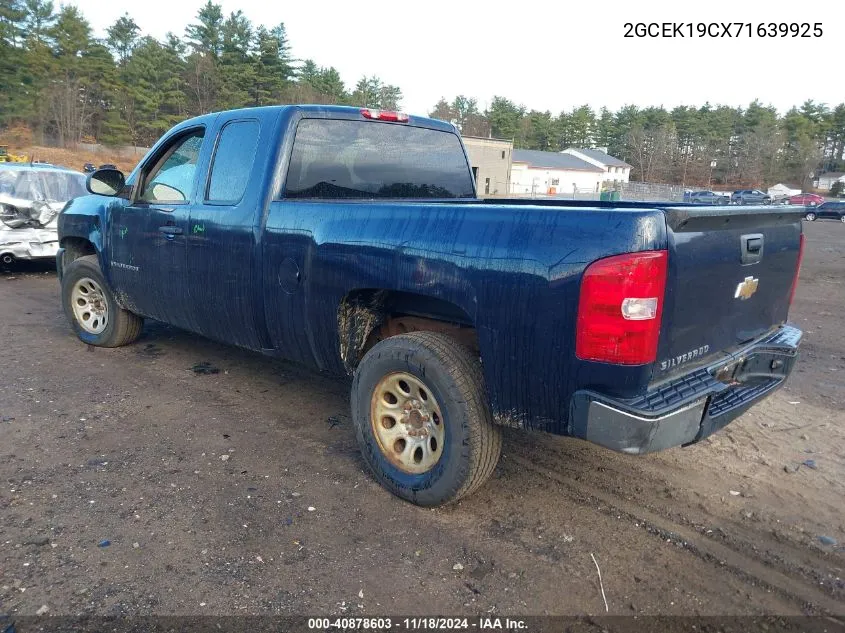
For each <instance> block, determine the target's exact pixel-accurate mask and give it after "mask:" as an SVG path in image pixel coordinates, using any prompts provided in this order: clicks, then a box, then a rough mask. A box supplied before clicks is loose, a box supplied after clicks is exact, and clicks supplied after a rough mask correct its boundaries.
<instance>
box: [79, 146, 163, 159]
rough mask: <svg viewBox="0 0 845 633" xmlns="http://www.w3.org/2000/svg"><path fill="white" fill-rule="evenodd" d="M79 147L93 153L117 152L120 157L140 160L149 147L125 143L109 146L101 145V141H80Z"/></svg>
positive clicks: (112, 153)
mask: <svg viewBox="0 0 845 633" xmlns="http://www.w3.org/2000/svg"><path fill="white" fill-rule="evenodd" d="M77 147H78V148H79V149H81V150H85V151H86V152H91V153H92V154H102V153H106V154H110V155H114V154H117V155H118V156H120V158H129V159H131V158H134V159H136V160H140V159H141V157H142V156H143V155H144V154H146V153H147V150H149V149H150V148H149V147H137V146H135V145H123V146H119V147H109V146H108V145H100V144H99V143H79V145H77Z"/></svg>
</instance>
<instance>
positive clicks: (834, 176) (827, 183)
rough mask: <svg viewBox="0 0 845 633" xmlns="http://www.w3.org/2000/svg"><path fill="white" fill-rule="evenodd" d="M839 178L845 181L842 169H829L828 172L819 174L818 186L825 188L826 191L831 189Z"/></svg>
mask: <svg viewBox="0 0 845 633" xmlns="http://www.w3.org/2000/svg"><path fill="white" fill-rule="evenodd" d="M837 180H838V181H839V182H842V183H845V173H842V172H841V171H829V172H827V173H826V174H822V175H821V176H819V178H818V180H817V181H816V188H817V189H823V190H824V191H830V188H831V187H833V183H835V182H836V181H837Z"/></svg>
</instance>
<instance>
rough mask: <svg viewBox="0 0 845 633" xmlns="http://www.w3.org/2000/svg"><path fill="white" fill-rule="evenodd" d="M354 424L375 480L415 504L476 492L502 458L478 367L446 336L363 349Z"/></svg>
mask: <svg viewBox="0 0 845 633" xmlns="http://www.w3.org/2000/svg"><path fill="white" fill-rule="evenodd" d="M352 419H353V422H354V424H355V433H356V436H357V438H358V444H359V446H360V448H361V453H362V455H363V457H364V461H366V462H367V465H368V466H369V467H370V470H372V472H373V474H374V475H375V478H376V479H377V480H378V482H379V483H380V484H381V485H382V486H384V487H385V488H387V489H388V490H389V491H390V492H392V493H393V494H395V495H396V496H398V497H401V498H402V499H405V500H407V501H410V502H411V503H415V504H417V505H420V506H437V505H442V504H445V503H451V502H454V501H457V500H458V499H460V498H461V497H463V496H465V495H468V494H470V493H472V492H474V491H475V490H476V489H478V488H479V487H480V486H481V485H482V484H483V483H484V482H485V481H487V479H488V478H489V477H490V475H492V474H493V470H494V468H495V467H496V463H497V462H498V460H499V455H500V454H501V449H502V439H501V433H500V430H499V428H498V427H496V426H494V425H493V422H492V416H491V414H490V408H489V406H488V403H487V399H486V394H485V391H484V384H483V378H482V374H481V366H480V363H479V362H478V359H477V358H476V357H474V356H473V355H472V354H471V353H470V351H469V350H468V349H466V348H464V347H462V346H461V345H460V344H458V342H457V341H455V340H454V339H452V338H450V337H448V336H446V335H444V334H437V333H434V332H411V333H408V334H402V335H399V336H393V337H391V338H388V339H385V340H383V341H381V342H379V343H378V344H376V345H375V346H374V347H373V348H372V349H371V350H370V351H368V352H367V354H366V355H365V356H364V358H363V359H362V360H361V362H360V364H359V365H358V367H357V368H356V370H355V377H354V380H353V383H352Z"/></svg>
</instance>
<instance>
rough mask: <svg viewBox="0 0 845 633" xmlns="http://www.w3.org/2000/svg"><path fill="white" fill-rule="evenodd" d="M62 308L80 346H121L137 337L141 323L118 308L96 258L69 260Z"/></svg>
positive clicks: (86, 257)
mask: <svg viewBox="0 0 845 633" xmlns="http://www.w3.org/2000/svg"><path fill="white" fill-rule="evenodd" d="M62 306H63V307H64V310H65V316H66V317H67V319H68V321H70V323H71V325H72V326H73V330H74V332H76V335H77V336H78V337H79V339H80V340H81V341H82V342H83V343H87V344H88V345H96V346H97V347H121V346H123V345H129V344H130V343H134V342H135V341H136V340H137V339H138V337H139V336H140V335H141V328H142V327H143V325H144V320H143V319H142V318H141V317H139V316H138V315H136V314H133V313H132V312H129V311H128V310H124V309H123V308H121V307H120V306H119V305H118V304H117V301H115V299H114V295H112V292H111V290H110V289H109V287H108V284H107V283H106V280H105V277H103V273H102V271H101V270H100V264H99V262H98V261H97V256H96V255H86V256H84V257H80V258H78V259H75V260H73V261H72V262H71V263H70V264H69V265H68V267H67V268H65V270H64V273H63V275H62Z"/></svg>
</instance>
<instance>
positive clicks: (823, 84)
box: [57, 0, 845, 114]
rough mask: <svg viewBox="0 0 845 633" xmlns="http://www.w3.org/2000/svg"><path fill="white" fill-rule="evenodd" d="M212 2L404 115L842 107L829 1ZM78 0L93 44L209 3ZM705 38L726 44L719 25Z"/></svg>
mask: <svg viewBox="0 0 845 633" xmlns="http://www.w3.org/2000/svg"><path fill="white" fill-rule="evenodd" d="M217 3H218V4H221V5H222V6H223V11H224V14H225V15H228V13H229V12H231V11H237V10H238V9H241V10H242V11H243V12H244V14H246V16H247V17H248V18H249V19H250V20H251V21H252V22H253V24H265V25H267V26H268V27H271V26H274V25H276V24H278V23H279V22H284V24H285V27H286V29H287V33H288V38H289V41H290V44H291V49H292V50H291V52H292V54H293V55H294V57H295V58H297V59H309V58H311V59H313V60H314V61H315V62H317V64H318V65H321V66H335V67H336V68H337V69H338V71H339V72H340V74H341V77H342V78H343V80H344V81H345V82H346V85H347V88H352V87H354V84H355V82H356V81H357V80H358V79H360V78H361V76H362V75H364V74H367V75H377V76H379V77H380V78H381V79H382V81H384V82H387V83H391V84H395V85H398V86H399V87H400V88H401V89H402V93H403V100H402V109H403V110H404V111H406V112H409V113H412V114H426V113H428V112H429V111H430V110H431V109H432V108H433V106H434V104H435V103H436V102H437V101H438V100H439V99H440V97H445V98H446V99H447V100H451V99H452V98H454V96H455V95H458V94H464V95H466V96H468V97H474V98H476V99H477V100H478V103H479V106H480V108H481V109H482V110H483V109H484V108H485V107H486V106H487V105H488V104H489V102H490V100H491V98H492V97H493V96H494V95H499V96H504V97H507V98H509V99H511V100H513V101H515V102H516V103H519V104H523V105H525V106H526V107H528V108H529V109H537V110H550V111H551V112H552V113H554V114H557V113H559V112H561V111H562V110H571V109H572V108H574V107H577V106H580V105H583V104H589V105H590V106H592V107H593V108H595V109H596V110H598V109H599V108H601V107H602V106H606V107H608V108H610V109H611V110H616V109H618V108H619V107H621V106H623V105H626V104H634V105H638V106H650V105H653V106H661V105H662V106H664V107H666V108H672V107H674V106H677V105H694V106H700V105H703V104H704V103H705V102H710V103H711V104H716V103H719V104H725V105H731V106H746V105H748V104H749V103H750V102H751V101H753V100H754V99H759V100H760V101H762V102H763V103H764V104H765V105H769V104H771V105H774V106H775V107H776V108H777V109H778V110H779V111H781V112H785V111H786V110H788V109H789V108H790V107H791V106H793V105H800V104H801V103H803V102H804V101H805V100H807V99H813V100H814V101H816V102H820V103H827V104H828V105H835V104H838V103H840V102H842V101H845V88H844V87H843V83H842V74H841V72H840V70H841V69H840V68H839V64H841V62H842V59H843V56H842V55H843V54H842V49H841V45H840V44H839V42H841V40H842V35H843V28H845V27H843V26H842V24H843V23H845V22H843V20H842V18H843V17H845V9H843V8H841V7H840V4H839V2H836V1H834V0H817V1H816V2H793V1H772V0H769V1H759V0H733V1H725V0H708V1H706V2H678V1H677V0H675V1H671V2H669V1H663V0H639V1H633V0H628V1H621V0H603V1H602V0H598V1H595V0H594V1H593V2H586V1H582V0H556V1H553V2H547V1H543V2H530V1H529V2H518V1H514V0H510V1H507V0H488V1H478V0H464V1H461V0H451V1H449V2H447V1H442V0H426V2H418V1H413V2H410V1H403V0H389V1H385V0H369V1H366V0H365V1H364V2H358V1H354V0H351V1H350V0H345V1H340V0H321V1H320V2H302V1H301V0H299V1H293V2H274V1H272V0H261V1H255V0H240V1H237V0H217ZM57 4H58V2H57ZM74 4H76V5H77V6H78V7H79V8H80V9H81V10H82V11H83V13H84V14H85V16H86V18H87V19H88V20H89V21H90V22H91V25H92V27H93V28H94V32H95V35H96V36H98V37H104V36H105V30H106V28H107V27H108V26H109V25H110V24H112V23H113V22H114V21H115V20H116V19H117V18H118V17H120V16H121V15H123V13H129V15H131V16H132V17H133V18H134V19H135V21H136V22H137V23H138V25H139V26H140V27H141V30H142V31H143V33H145V34H149V35H152V36H154V37H158V38H162V37H163V36H164V35H165V33H167V32H168V31H174V32H175V33H177V34H178V35H182V34H183V29H184V26H185V25H186V24H188V23H189V22H192V21H193V20H194V17H195V16H196V13H197V10H198V9H199V7H200V6H201V5H202V4H204V0H144V2H137V1H130V0H109V2H103V1H102V0H75V2H74ZM810 21H812V22H810ZM816 21H818V22H819V23H820V28H821V31H822V33H823V34H822V36H821V37H810V38H792V37H787V38H773V39H772V38H761V37H759V36H758V35H757V28H758V25H760V24H768V23H770V22H774V23H804V22H810V32H812V29H813V26H814V25H815V24H816ZM627 22H632V23H645V24H649V23H660V24H662V23H665V22H669V23H684V24H686V23H693V24H694V25H695V24H698V23H704V24H711V23H716V25H719V24H721V23H741V24H745V23H751V31H752V36H751V37H749V36H748V27H747V26H743V27H741V28H742V30H743V31H742V33H743V34H742V36H741V37H733V38H726V37H702V38H689V37H686V38H677V37H676V38H662V37H659V38H652V37H644V38H626V37H624V35H625V32H626V30H628V29H627V27H626V26H625V24H626V23H627ZM683 28H685V29H688V28H689V27H683ZM692 28H693V29H696V27H695V26H693V27H692ZM731 28H732V32H733V33H734V34H735V33H736V31H737V30H738V27H737V26H736V25H734V26H732V27H731ZM711 32H713V33H714V34H716V35H721V33H722V27H721V26H713V27H712V28H711Z"/></svg>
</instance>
